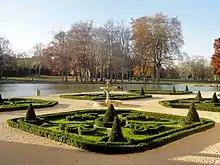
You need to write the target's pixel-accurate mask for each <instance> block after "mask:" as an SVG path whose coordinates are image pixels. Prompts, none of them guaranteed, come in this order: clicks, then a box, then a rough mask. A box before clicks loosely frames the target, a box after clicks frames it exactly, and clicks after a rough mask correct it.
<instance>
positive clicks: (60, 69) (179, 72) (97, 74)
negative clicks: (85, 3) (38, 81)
mask: <svg viewBox="0 0 220 165" xmlns="http://www.w3.org/2000/svg"><path fill="white" fill-rule="evenodd" d="M183 44H184V40H183V36H182V28H181V21H180V20H179V19H178V18H176V17H169V16H168V15H165V14H163V13H156V14H155V15H152V16H144V17H139V18H132V19H131V21H130V24H125V23H124V22H123V21H116V20H113V19H109V20H107V21H106V22H105V23H104V24H103V25H102V26H97V25H96V24H95V23H94V22H93V21H78V22H74V23H73V24H72V25H71V28H70V29H69V30H68V31H62V30H59V31H57V32H55V33H54V35H53V38H52V41H51V42H50V43H49V44H48V45H43V44H42V43H37V44H36V45H35V46H34V47H33V50H32V52H29V53H27V52H26V53H19V54H14V53H13V51H12V50H11V49H10V43H9V41H8V40H7V39H4V38H1V39H0V68H1V70H0V76H8V75H16V76H24V75H33V74H36V75H38V76H40V75H42V74H45V75H60V76H61V77H62V81H68V78H67V76H69V75H71V76H72V77H73V78H74V79H75V80H76V81H81V82H88V81H96V82H98V81H105V79H110V81H114V80H115V81H116V80H117V79H120V80H121V81H124V80H125V79H127V80H128V81H131V80H132V79H135V80H137V81H148V80H151V81H153V82H155V81H156V82H159V81H160V78H161V76H162V77H167V78H184V79H204V78H209V77H210V76H209V74H208V73H207V72H208V71H209V70H210V65H209V64H208V62H207V60H205V59H204V58H203V57H200V58H196V59H192V58H191V57H190V58H189V57H188V56H187V54H186V53H184V52H182V46H183ZM29 54H30V55H32V57H30V55H29ZM186 57H187V58H186ZM178 60H181V62H180V64H179V65H176V64H175V61H178ZM190 60H191V62H189V61H190ZM198 66H199V67H200V68H201V67H203V68H204V71H201V70H199V71H198ZM181 67H182V68H181ZM207 68H209V70H207Z"/></svg>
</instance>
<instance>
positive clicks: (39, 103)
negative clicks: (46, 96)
mask: <svg viewBox="0 0 220 165" xmlns="http://www.w3.org/2000/svg"><path fill="white" fill-rule="evenodd" d="M30 104H32V106H33V107H34V108H46V107H52V106H55V105H57V104H58V101H54V100H41V99H31V98H9V99H3V98H2V96H1V93H0V112H6V111H16V110H25V109H27V108H28V106H29V105H30Z"/></svg>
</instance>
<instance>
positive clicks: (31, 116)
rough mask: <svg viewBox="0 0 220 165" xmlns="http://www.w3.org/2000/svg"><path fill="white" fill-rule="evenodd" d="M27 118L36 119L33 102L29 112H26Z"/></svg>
mask: <svg viewBox="0 0 220 165" xmlns="http://www.w3.org/2000/svg"><path fill="white" fill-rule="evenodd" d="M25 119H26V120H36V119H37V118H36V113H35V111H34V107H33V106H32V104H30V105H29V107H28V109H27V112H26V116H25Z"/></svg>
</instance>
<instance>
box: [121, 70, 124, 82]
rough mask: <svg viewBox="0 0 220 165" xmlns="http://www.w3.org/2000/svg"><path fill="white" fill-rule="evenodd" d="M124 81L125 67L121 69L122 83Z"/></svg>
mask: <svg viewBox="0 0 220 165" xmlns="http://www.w3.org/2000/svg"><path fill="white" fill-rule="evenodd" d="M123 81H124V67H123V66H122V69H121V82H123Z"/></svg>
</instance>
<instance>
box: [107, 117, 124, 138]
mask: <svg viewBox="0 0 220 165" xmlns="http://www.w3.org/2000/svg"><path fill="white" fill-rule="evenodd" d="M124 141H126V140H125V138H124V136H123V133H122V130H121V125H120V120H119V118H118V116H115V117H114V123H113V126H112V130H111V132H110V134H109V138H108V142H124Z"/></svg>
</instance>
